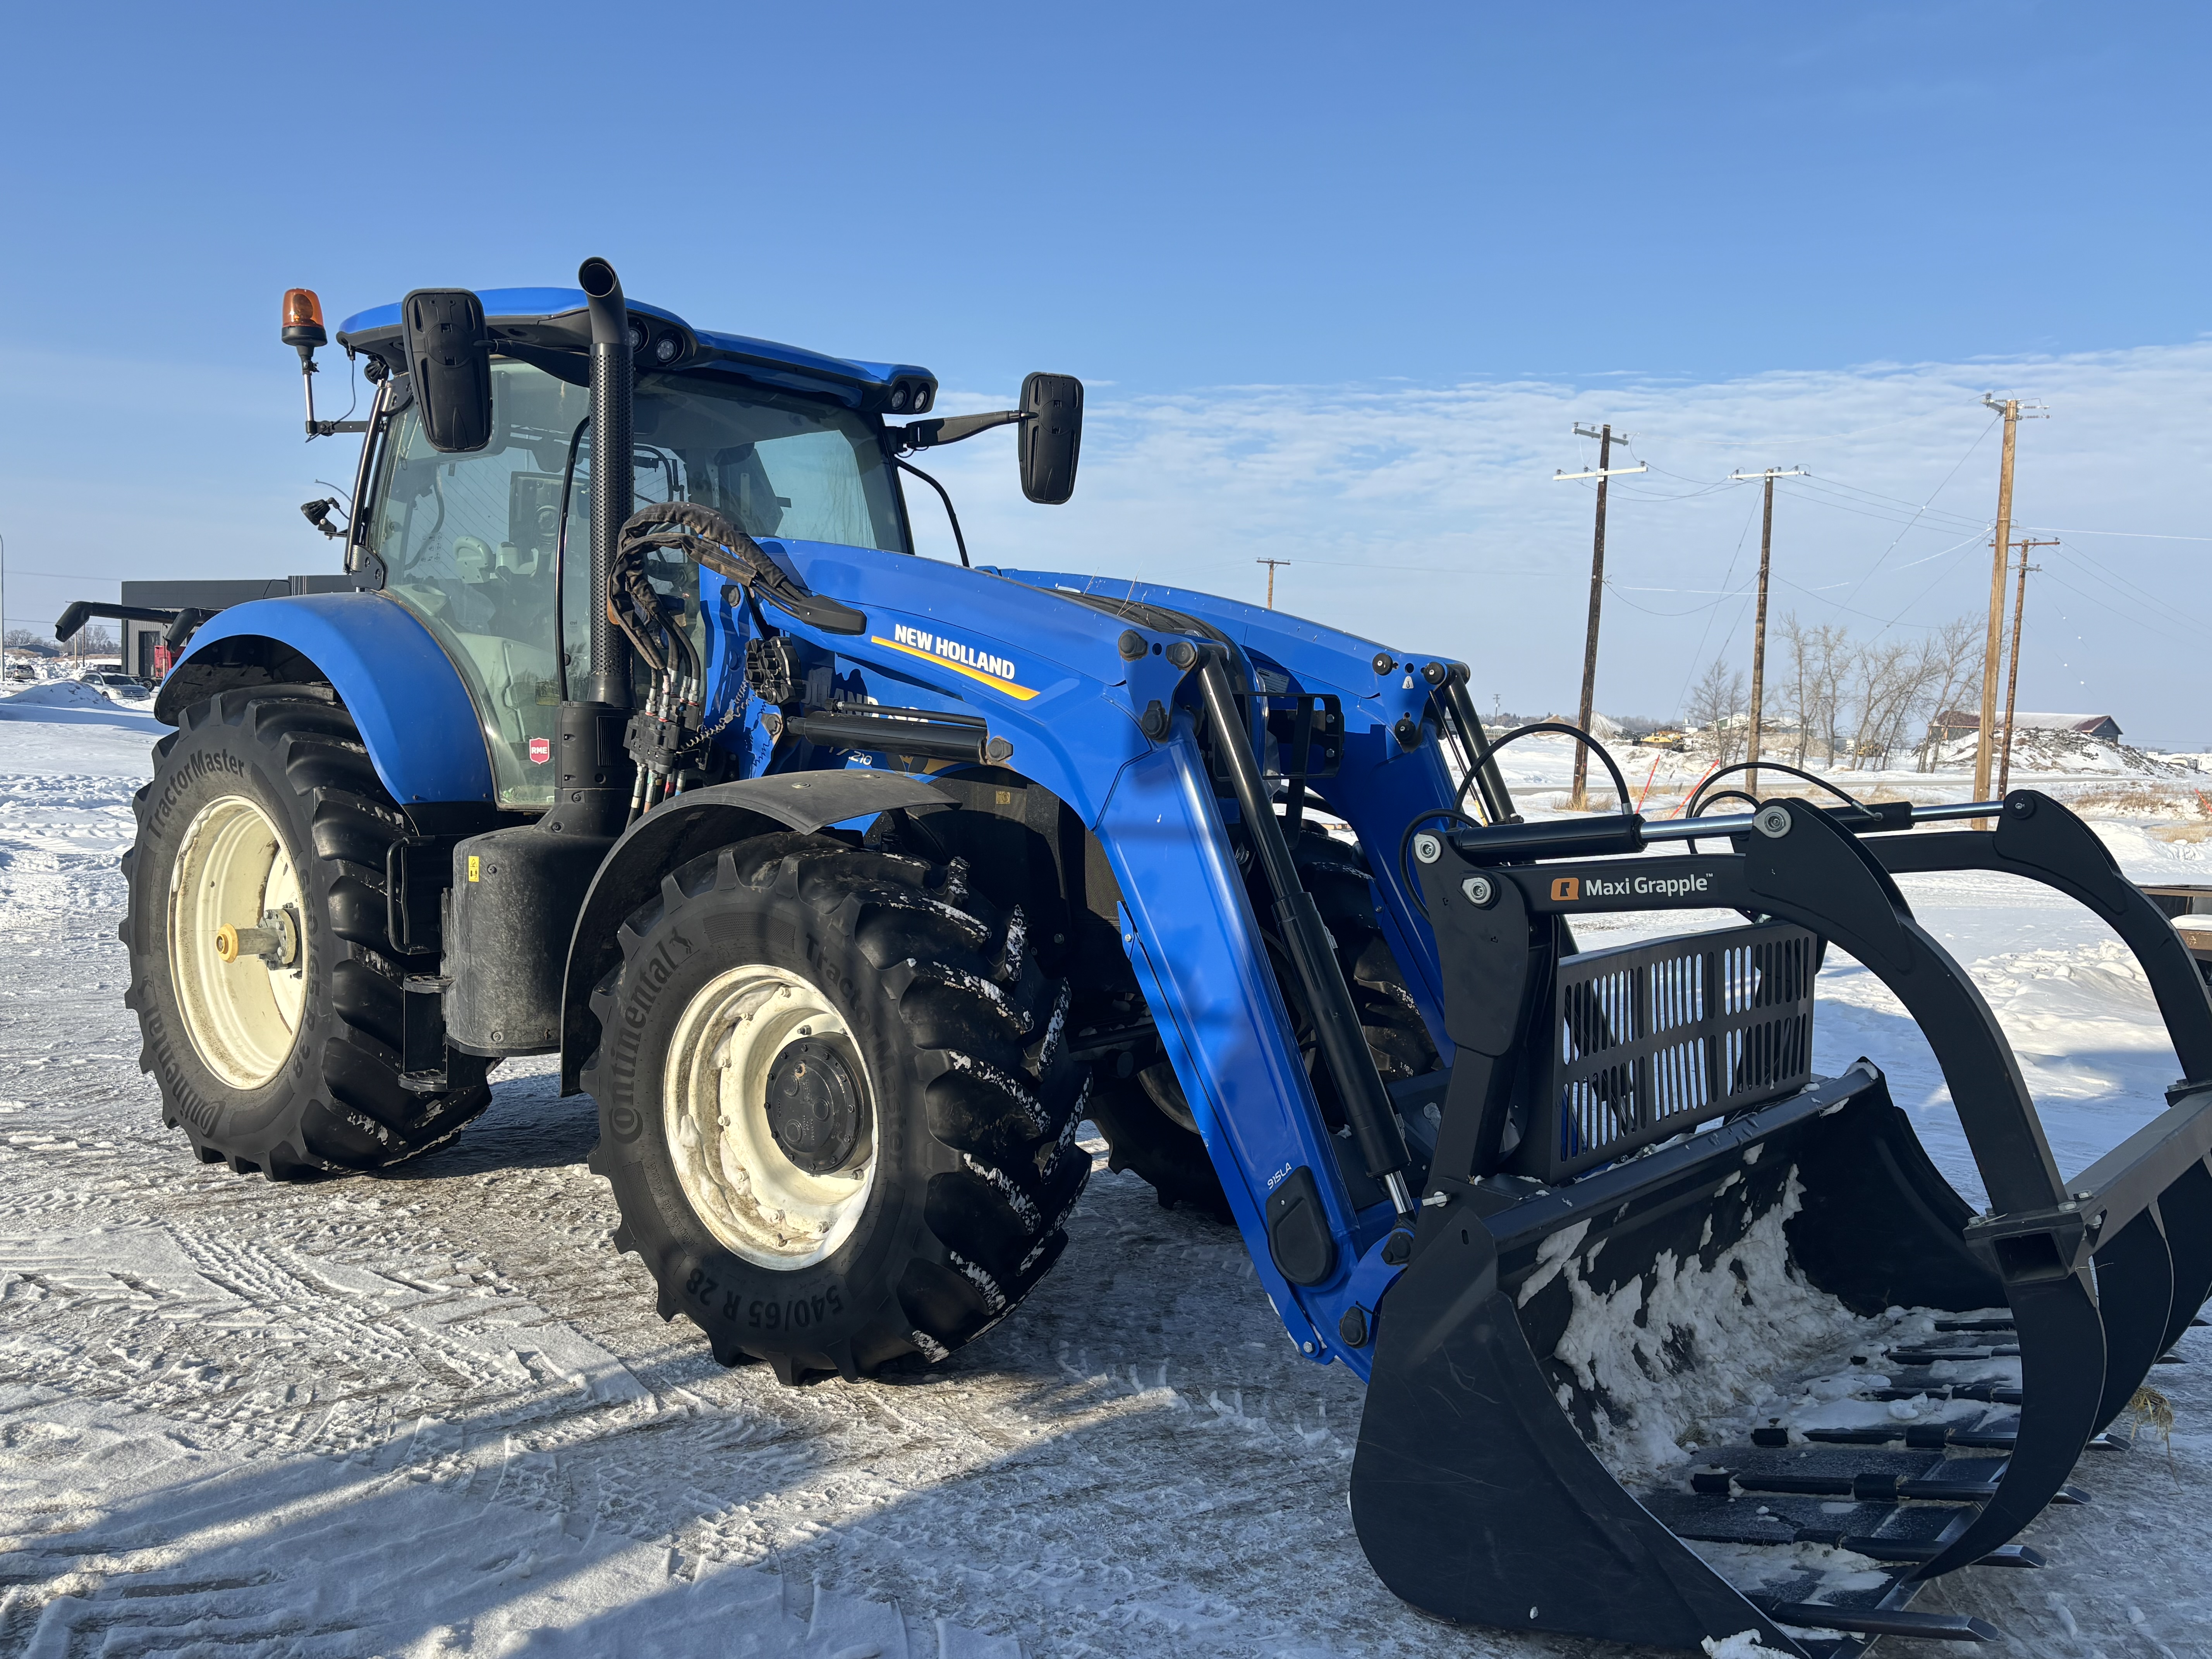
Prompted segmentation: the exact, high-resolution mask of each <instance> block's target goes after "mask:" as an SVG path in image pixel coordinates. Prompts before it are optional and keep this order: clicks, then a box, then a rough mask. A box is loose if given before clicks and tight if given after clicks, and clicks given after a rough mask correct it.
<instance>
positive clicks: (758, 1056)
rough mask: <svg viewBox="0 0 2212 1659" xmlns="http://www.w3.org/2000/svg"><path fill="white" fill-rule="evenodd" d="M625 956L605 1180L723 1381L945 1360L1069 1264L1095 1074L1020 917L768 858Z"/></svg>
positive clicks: (844, 861) (609, 1013) (607, 1064)
mask: <svg viewBox="0 0 2212 1659" xmlns="http://www.w3.org/2000/svg"><path fill="white" fill-rule="evenodd" d="M621 942H622V947H623V963H622V965H621V967H619V968H618V969H615V970H614V971H613V972H612V973H611V974H609V975H608V976H607V977H606V979H605V981H602V982H601V984H600V985H599V987H598V989H597V993H596V994H595V995H594V997H593V999H592V1012H593V1013H594V1014H595V1015H596V1016H597V1018H598V1019H599V1027H600V1033H601V1035H600V1039H599V1048H598V1049H597V1051H596V1052H595V1053H594V1054H593V1055H592V1060H591V1061H590V1062H589V1064H588V1065H587V1066H586V1068H585V1071H584V1076H583V1082H584V1087H585V1088H586V1090H588V1091H590V1093H591V1094H592V1097H593V1099H595V1100H596V1101H597V1102H598V1103H599V1124H600V1140H599V1146H598V1148H597V1149H596V1150H595V1151H594V1152H592V1169H593V1170H596V1171H598V1172H599V1174H600V1175H602V1176H605V1177H606V1178H607V1179H608V1181H609V1182H610V1183H611V1185H612V1186H613V1188H614V1194H615V1200H616V1203H617V1207H618V1208H619V1209H620V1211H621V1212H622V1221H623V1225H622V1227H621V1230H620V1231H618V1232H617V1236H616V1243H617V1247H618V1248H620V1249H624V1250H634V1251H635V1252H636V1253H637V1254H638V1255H640V1256H641V1258H642V1259H643V1261H644V1262H645V1264H646V1266H647V1268H648V1269H649V1270H650V1271H651V1272H652V1273H653V1278H654V1279H655V1281H656V1282H657V1284H658V1285H659V1306H660V1311H661V1314H662V1316H664V1317H667V1318H672V1317H674V1316H676V1315H677V1314H678V1313H682V1314H684V1316H686V1317H688V1318H690V1320H691V1321H692V1322H693V1323H695V1324H696V1325H697V1326H698V1327H699V1328H701V1329H702V1331H704V1332H705V1333H706V1334H707V1337H708V1341H709V1342H710V1344H711V1345H712V1346H713V1349H714V1357H715V1358H717V1359H719V1360H720V1361H721V1362H722V1363H723V1364H737V1363H738V1362H739V1361H740V1360H742V1359H744V1358H758V1359H765V1360H767V1361H768V1362H769V1364H771V1365H773V1366H774V1367H775V1373H776V1375H777V1376H779V1377H780V1378H781V1379H782V1380H783V1381H784V1382H786V1383H797V1382H799V1381H800V1380H802V1379H803V1378H804V1377H805V1376H807V1375H808V1374H809V1373H811V1372H829V1371H834V1372H836V1373H837V1374H838V1375H840V1376H843V1377H844V1378H846V1380H848V1381H855V1380H857V1379H859V1378H860V1377H862V1376H869V1375H872V1374H873V1373H874V1372H875V1371H876V1370H878V1368H879V1367H880V1366H882V1365H884V1364H887V1363H890V1362H891V1361H894V1360H897V1359H901V1358H905V1357H907V1356H909V1355H915V1354H919V1355H921V1356H922V1357H924V1358H927V1359H930V1360H938V1359H942V1358H945V1356H946V1355H948V1354H950V1353H951V1352H952V1351H953V1350H954V1349H956V1348H957V1347H959V1346H962V1345H963V1344H964V1343H967V1342H971V1341H973V1340H975V1338H977V1337H979V1336H981V1334H983V1333H984V1332H985V1331H987V1330H988V1329H989V1328H991V1327H992V1326H993V1325H995V1324H996V1323H997V1322H999V1321H1000V1319H1002V1318H1004V1317H1005V1316H1006V1315H1007V1314H1008V1313H1009V1312H1011V1311H1012V1310H1013V1308H1014V1307H1015V1306H1016V1304H1018V1303H1019V1302H1020V1301H1021V1299H1022V1298H1023V1297H1024V1296H1026V1295H1027V1294H1028V1293H1029V1292H1030V1291H1031V1290H1032V1289H1034V1288H1035V1287H1036V1284H1037V1282H1038V1281H1039V1280H1040V1279H1042V1278H1043V1276H1044V1274H1045V1273H1047V1272H1048V1270H1049V1269H1050V1268H1051V1267H1052V1265H1053V1263H1054V1261H1057V1260H1058V1259H1059V1256H1060V1251H1061V1250H1062V1249H1063V1248H1065V1246H1066V1231H1065V1226H1066V1219H1067V1215H1068V1212H1069V1211H1071V1210H1072V1209H1073V1207H1074V1205H1075V1201H1076V1199H1077V1198H1078V1196H1079V1194H1081V1193H1082V1190H1083V1187H1084V1183H1085V1181H1086V1180H1087V1179H1088V1178H1089V1176H1090V1170H1091V1160H1090V1158H1089V1155H1088V1154H1087V1153H1085V1152H1084V1151H1083V1149H1082V1148H1081V1147H1080V1146H1078V1145H1077V1144H1076V1141H1075V1130H1076V1126H1077V1124H1078V1123H1079V1122H1080V1121H1081V1120H1082V1117H1083V1114H1084V1108H1085V1096H1086V1093H1087V1085H1088V1076H1089V1073H1088V1068H1087V1067H1085V1066H1082V1065H1080V1064H1079V1063H1078V1062H1077V1061H1075V1060H1073V1058H1072V1057H1071V1056H1070V1054H1069V1052H1068V1047H1067V1043H1066V1030H1065V1027H1066V1009H1067V987H1066V985H1065V983H1064V982H1060V983H1054V982H1048V981H1046V980H1045V978H1044V977H1043V976H1042V975H1041V974H1040V973H1039V972H1038V970H1037V969H1036V965H1035V964H1034V963H1032V962H1030V961H1029V960H1028V959H1027V955H1026V948H1025V947H1026V923H1025V921H1024V918H1023V915H1022V913H1021V911H1020V910H1019V909H1018V908H1016V909H1014V910H1012V912H1010V913H1008V914H1007V915H1005V916H1003V917H1002V916H1000V914H999V913H998V911H997V909H996V908H995V907H994V906H992V905H991V904H990V903H989V902H988V901H987V900H985V899H984V898H982V897H981V896H980V895H978V894H976V893H974V892H972V891H970V890H969V888H968V885H967V879H966V870H965V866H964V864H963V862H962V861H961V860H957V859H956V860H952V861H951V863H950V864H943V865H933V864H930V863H928V862H926V861H925V860H921V859H918V858H912V857H908V856H906V855H904V854H896V853H885V852H872V851H866V850H863V849H860V848H853V847H851V846H848V845H847V844H846V843H844V842H841V841H838V840H836V839H835V838H833V837H829V836H801V835H784V834H779V835H774V836H763V837H761V838H759V839H757V840H754V841H750V842H743V843H741V844H739V845H738V846H736V847H733V848H724V849H723V850H721V851H720V852H719V853H713V854H707V855H705V856H703V857H702V858H698V859H695V860H692V861H691V862H690V863H689V864H686V865H685V866H683V867H682V868H681V869H679V870H678V871H677V872H675V873H674V874H672V875H671V876H670V877H668V878H666V879H665V880H664V881H663V883H662V884H661V892H660V896H659V898H658V899H657V900H655V901H653V902H651V903H649V904H647V905H646V906H644V907H642V908H641V909H640V910H639V911H638V912H637V913H636V914H635V915H632V916H631V917H630V918H629V921H628V922H627V923H626V924H625V925H624V927H623V930H622V934H621Z"/></svg>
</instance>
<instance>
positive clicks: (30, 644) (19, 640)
mask: <svg viewBox="0 0 2212 1659" xmlns="http://www.w3.org/2000/svg"><path fill="white" fill-rule="evenodd" d="M7 645H8V649H9V650H10V651H29V652H33V653H36V654H37V655H39V656H41V657H52V656H58V655H59V654H60V653H61V647H60V646H59V645H58V644H57V643H56V642H55V641H54V639H53V636H52V635H49V634H46V633H42V632H40V630H39V629H33V628H11V629H9V630H8V638H7Z"/></svg>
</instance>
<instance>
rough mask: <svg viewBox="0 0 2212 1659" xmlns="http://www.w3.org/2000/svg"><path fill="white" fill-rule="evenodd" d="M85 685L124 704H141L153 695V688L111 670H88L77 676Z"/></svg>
mask: <svg viewBox="0 0 2212 1659" xmlns="http://www.w3.org/2000/svg"><path fill="white" fill-rule="evenodd" d="M77 678H78V680H79V681H81V682H82V684H86V685H90V686H95V687H97V688H98V689H99V690H102V691H105V692H106V693H107V695H108V696H111V697H118V698H121V699H122V700H123V701H125V702H144V701H145V700H146V699H147V698H149V697H150V696H153V695H154V688H153V687H151V686H149V685H148V684H146V682H145V681H143V680H142V679H138V678H135V677H133V676H131V675H129V674H125V673H119V672H118V671H116V670H114V669H112V668H88V669H86V670H85V671H84V672H83V673H82V674H80V675H78V676H77Z"/></svg>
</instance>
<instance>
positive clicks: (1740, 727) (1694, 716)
mask: <svg viewBox="0 0 2212 1659" xmlns="http://www.w3.org/2000/svg"><path fill="white" fill-rule="evenodd" d="M1743 702H1744V686H1743V672H1742V671H1741V669H1737V670H1735V671H1731V670H1730V669H1729V665H1727V664H1726V663H1724V662H1723V661H1722V660H1721V659H1719V658H1718V657H1715V658H1714V659H1713V660H1712V663H1711V665H1710V666H1708V667H1707V668H1706V670H1705V672H1704V673H1703V674H1701V675H1699V677H1698V682H1697V684H1694V685H1692V687H1691V688H1690V705H1689V716H1690V719H1691V720H1692V721H1694V722H1695V723H1696V724H1697V725H1699V726H1703V727H1704V728H1705V731H1706V732H1707V733H1708V734H1709V740H1710V741H1711V744H1712V748H1713V758H1714V762H1715V763H1716V764H1717V765H1721V766H1729V765H1732V764H1734V763H1735V761H1736V760H1738V759H1739V758H1740V757H1741V754H1742V750H1743V746H1744V736H1745V733H1746V731H1747V727H1746V726H1745V725H1744V723H1743V721H1742V720H1740V719H1739V718H1738V716H1739V715H1741V714H1742V713H1743Z"/></svg>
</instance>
